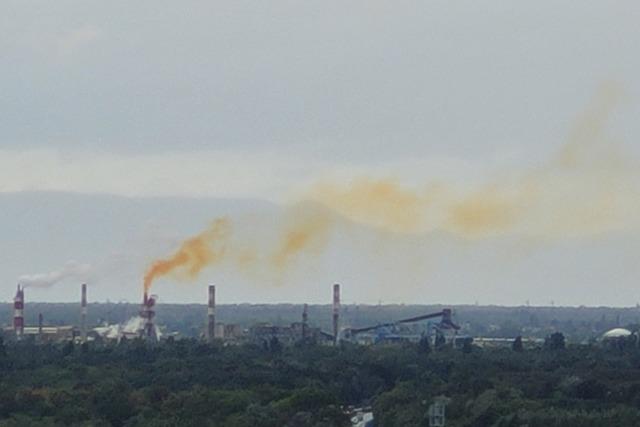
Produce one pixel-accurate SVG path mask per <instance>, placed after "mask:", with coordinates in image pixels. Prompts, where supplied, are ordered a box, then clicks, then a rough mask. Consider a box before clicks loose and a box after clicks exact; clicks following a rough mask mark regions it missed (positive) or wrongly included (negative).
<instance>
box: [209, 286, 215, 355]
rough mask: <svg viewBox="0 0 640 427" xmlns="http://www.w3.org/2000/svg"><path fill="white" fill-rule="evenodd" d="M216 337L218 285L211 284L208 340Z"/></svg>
mask: <svg viewBox="0 0 640 427" xmlns="http://www.w3.org/2000/svg"><path fill="white" fill-rule="evenodd" d="M215 337H216V287H215V285H209V305H208V306H207V341H209V342H212V341H213V339H214V338H215Z"/></svg>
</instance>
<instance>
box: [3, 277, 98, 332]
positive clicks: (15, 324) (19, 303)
mask: <svg viewBox="0 0 640 427" xmlns="http://www.w3.org/2000/svg"><path fill="white" fill-rule="evenodd" d="M83 286H86V285H83ZM85 289H86V288H85ZM85 292H86V290H85ZM24 295H25V293H24V287H23V286H21V285H20V284H19V285H18V287H17V290H16V295H15V297H14V298H13V317H12V321H11V326H7V327H5V328H3V329H2V332H3V337H4V338H5V339H8V340H15V341H23V340H29V341H33V342H38V343H45V342H61V341H71V340H73V339H74V338H75V337H77V336H79V334H80V330H79V329H78V328H77V327H75V326H71V325H63V326H45V324H44V316H43V315H42V313H40V314H39V315H38V325H37V326H26V325H25V321H24V313H25V297H24Z"/></svg>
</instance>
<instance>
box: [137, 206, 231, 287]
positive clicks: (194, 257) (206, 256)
mask: <svg viewBox="0 0 640 427" xmlns="http://www.w3.org/2000/svg"><path fill="white" fill-rule="evenodd" d="M230 228H231V224H230V222H229V220H228V219H226V218H223V219H217V220H215V221H214V222H213V223H212V224H211V226H210V227H209V228H208V229H206V230H205V231H203V232H202V233H200V234H198V235H196V236H194V237H191V238H189V239H188V240H185V241H184V242H183V243H182V244H181V245H180V248H179V249H178V250H177V251H176V252H175V253H174V254H173V255H171V256H170V257H168V258H165V259H160V260H157V261H155V262H153V264H151V266H150V267H149V269H148V270H147V273H146V274H145V276H144V290H145V292H147V291H149V289H150V288H151V285H152V283H153V281H154V280H155V279H157V278H159V277H162V276H166V275H169V274H171V275H178V276H180V277H186V278H188V279H194V278H195V277H196V276H197V275H198V274H199V273H200V271H202V269H204V268H205V267H207V266H209V265H212V264H215V263H216V262H219V261H220V260H221V259H222V258H223V257H224V255H225V252H226V249H227V243H228V238H229V233H230Z"/></svg>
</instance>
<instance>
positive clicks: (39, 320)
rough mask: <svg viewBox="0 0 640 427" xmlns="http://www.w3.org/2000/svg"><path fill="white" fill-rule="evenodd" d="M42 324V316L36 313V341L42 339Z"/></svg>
mask: <svg viewBox="0 0 640 427" xmlns="http://www.w3.org/2000/svg"><path fill="white" fill-rule="evenodd" d="M43 325H44V317H43V316H42V313H38V341H40V342H42V341H43V333H42V327H43Z"/></svg>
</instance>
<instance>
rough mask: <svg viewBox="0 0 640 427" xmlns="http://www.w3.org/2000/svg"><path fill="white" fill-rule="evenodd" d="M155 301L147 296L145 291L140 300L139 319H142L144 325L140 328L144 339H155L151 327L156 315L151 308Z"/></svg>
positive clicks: (154, 332)
mask: <svg viewBox="0 0 640 427" xmlns="http://www.w3.org/2000/svg"><path fill="white" fill-rule="evenodd" d="M155 303H156V300H155V298H154V297H153V296H149V295H148V294H147V292H146V291H145V293H144V296H143V298H142V307H141V309H140V317H142V319H143V321H144V324H143V327H142V337H143V338H144V339H149V340H155V339H156V331H155V328H154V326H153V317H154V316H155V315H156V312H155V310H154V309H153V306H154V305H155Z"/></svg>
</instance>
